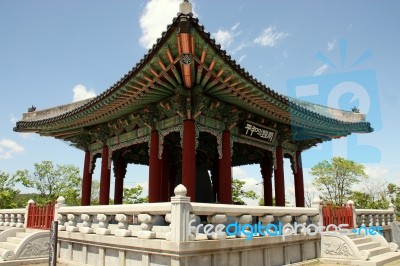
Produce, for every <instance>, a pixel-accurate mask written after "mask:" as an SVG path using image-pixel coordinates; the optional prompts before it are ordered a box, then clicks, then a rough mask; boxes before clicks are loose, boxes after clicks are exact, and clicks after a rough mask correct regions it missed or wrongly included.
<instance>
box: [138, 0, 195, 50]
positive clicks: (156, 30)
mask: <svg viewBox="0 0 400 266" xmlns="http://www.w3.org/2000/svg"><path fill="white" fill-rule="evenodd" d="M181 2H182V1H181V0H151V1H148V2H147V4H146V6H145V8H144V11H143V13H142V16H141V17H140V20H139V23H140V28H141V29H142V36H141V37H140V39H139V42H140V45H142V46H143V47H144V48H147V49H149V48H151V47H152V45H153V44H155V42H156V40H157V38H160V37H161V33H162V32H163V31H165V30H166V25H168V24H171V23H172V19H173V18H174V17H175V16H176V14H177V13H178V12H179V4H180V3H181ZM193 13H194V11H193Z"/></svg>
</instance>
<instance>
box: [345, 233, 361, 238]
mask: <svg viewBox="0 0 400 266" xmlns="http://www.w3.org/2000/svg"><path fill="white" fill-rule="evenodd" d="M347 237H348V238H350V239H356V238H361V237H364V234H363V233H361V234H358V233H357V234H355V233H351V234H348V235H347Z"/></svg>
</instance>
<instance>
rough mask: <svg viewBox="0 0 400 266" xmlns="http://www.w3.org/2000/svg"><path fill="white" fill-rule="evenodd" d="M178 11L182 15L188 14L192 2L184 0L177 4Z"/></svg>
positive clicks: (190, 11) (190, 10)
mask: <svg viewBox="0 0 400 266" xmlns="http://www.w3.org/2000/svg"><path fill="white" fill-rule="evenodd" d="M179 12H180V13H182V14H184V15H189V14H191V13H192V4H191V3H189V1H188V0H184V1H183V2H182V3H180V4H179Z"/></svg>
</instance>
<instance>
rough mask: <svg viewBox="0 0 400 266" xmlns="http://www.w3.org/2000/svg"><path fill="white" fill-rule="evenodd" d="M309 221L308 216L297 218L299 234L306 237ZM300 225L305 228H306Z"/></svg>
mask: <svg viewBox="0 0 400 266" xmlns="http://www.w3.org/2000/svg"><path fill="white" fill-rule="evenodd" d="M307 219H308V216H307V215H305V214H303V215H299V216H296V222H297V224H298V228H297V233H298V234H304V235H305V234H306V231H307V230H306V227H307ZM300 225H302V226H304V228H303V227H302V226H300Z"/></svg>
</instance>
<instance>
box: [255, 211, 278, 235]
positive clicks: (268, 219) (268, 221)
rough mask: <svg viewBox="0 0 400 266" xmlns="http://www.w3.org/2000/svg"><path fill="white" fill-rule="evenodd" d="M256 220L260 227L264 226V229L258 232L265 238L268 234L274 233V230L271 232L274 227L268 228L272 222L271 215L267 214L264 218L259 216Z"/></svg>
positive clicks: (272, 217)
mask: <svg viewBox="0 0 400 266" xmlns="http://www.w3.org/2000/svg"><path fill="white" fill-rule="evenodd" d="M258 220H259V221H260V222H261V225H262V226H266V229H265V230H262V231H260V232H263V233H264V235H265V236H269V235H270V234H269V233H274V230H273V228H274V227H271V226H269V224H271V223H272V222H273V221H274V216H273V215H271V214H267V215H264V216H260V217H259V218H258ZM267 230H268V232H267Z"/></svg>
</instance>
